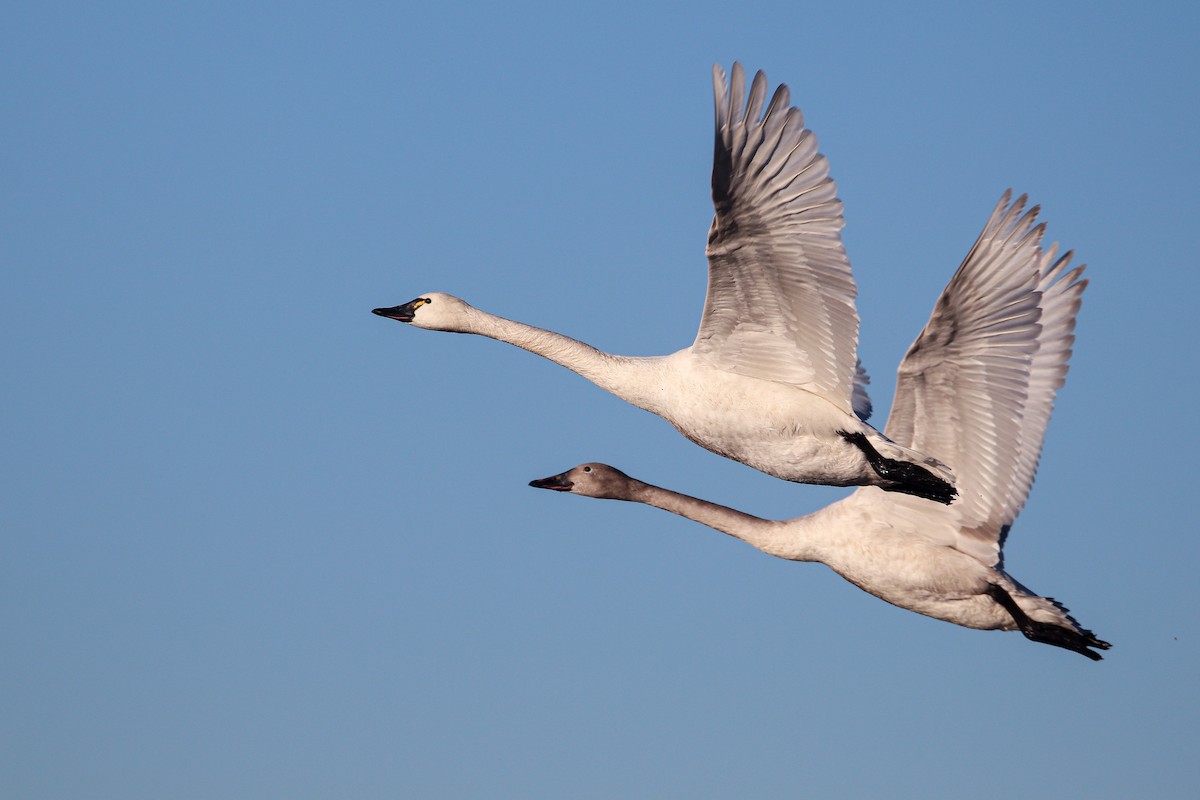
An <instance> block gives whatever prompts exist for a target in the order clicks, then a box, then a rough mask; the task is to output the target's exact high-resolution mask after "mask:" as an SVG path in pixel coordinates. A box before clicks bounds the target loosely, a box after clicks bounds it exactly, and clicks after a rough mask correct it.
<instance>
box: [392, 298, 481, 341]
mask: <svg viewBox="0 0 1200 800" xmlns="http://www.w3.org/2000/svg"><path fill="white" fill-rule="evenodd" d="M472 311H474V309H473V308H472V307H471V306H470V305H468V304H467V303H466V302H465V301H463V300H459V299H458V298H457V297H455V296H454V295H452V294H445V293H444V292H430V293H429V294H423V295H421V296H420V297H418V298H417V299H416V300H413V301H411V302H408V303H405V304H404V305H402V306H393V307H392V308H376V309H374V310H373V311H372V312H371V313H372V314H378V315H379V316H381V317H387V318H388V319H394V320H399V321H400V322H407V323H408V324H409V325H412V326H413V327H415V328H425V329H427V330H431V331H459V332H464V331H469V330H470V328H469V326H468V325H467V320H468V319H469V318H470V314H471V312H472Z"/></svg>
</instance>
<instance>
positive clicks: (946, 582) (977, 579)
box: [531, 194, 1109, 660]
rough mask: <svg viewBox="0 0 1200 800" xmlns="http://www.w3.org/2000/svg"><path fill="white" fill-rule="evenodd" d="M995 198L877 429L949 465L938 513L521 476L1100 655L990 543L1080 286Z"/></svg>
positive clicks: (882, 504)
mask: <svg viewBox="0 0 1200 800" xmlns="http://www.w3.org/2000/svg"><path fill="white" fill-rule="evenodd" d="M1007 199H1008V195H1007V194H1006V195H1005V199H1004V200H1002V201H1001V204H1000V206H998V207H997V209H996V212H995V213H994V214H993V216H992V220H991V222H990V223H989V224H988V228H987V230H985V231H984V235H983V236H982V237H980V240H979V242H978V243H977V244H976V246H975V248H974V249H973V250H972V251H971V254H970V255H969V256H968V257H967V259H966V261H965V262H964V263H963V265H962V266H961V267H960V268H959V270H958V272H957V273H956V274H955V275H954V278H953V279H952V280H951V281H950V283H949V285H948V286H947V287H946V289H945V291H944V292H943V293H942V296H941V298H940V299H939V300H938V302H937V305H936V306H935V308H934V310H933V316H932V317H931V318H930V320H929V323H928V324H927V325H926V326H925V329H924V331H922V333H921V335H920V336H919V337H918V338H917V340H916V342H914V343H913V345H912V347H911V348H910V349H909V351H908V354H907V355H906V356H905V357H904V361H903V362H902V363H901V365H900V370H899V373H900V376H899V381H898V384H897V387H896V402H895V405H894V406H893V408H892V413H891V417H890V418H889V419H888V425H887V433H888V435H889V436H891V437H892V438H893V439H895V440H896V441H897V442H900V443H902V444H904V445H907V446H910V447H915V448H918V449H920V450H922V451H924V452H927V453H932V454H934V455H936V456H937V457H939V458H941V459H943V460H944V461H945V462H946V463H948V464H950V465H951V466H952V467H953V468H954V474H955V477H956V478H957V486H958V491H959V498H958V500H957V501H956V502H955V503H954V504H953V505H951V506H941V505H935V504H933V503H927V502H925V501H923V500H918V499H915V498H911V497H906V496H904V495H898V494H884V493H883V492H881V491H879V490H878V489H875V488H872V487H866V488H861V489H858V490H857V491H855V492H854V493H853V494H852V495H850V496H849V497H847V498H846V499H844V500H841V501H839V502H837V503H834V504H832V505H829V506H826V507H825V508H823V509H821V510H820V511H817V512H815V513H813V514H809V515H807V516H803V517H799V518H797V519H790V520H782V521H773V520H764V519H759V518H758V517H753V516H750V515H749V514H744V513H742V512H740V511H734V510H733V509H730V508H726V507H725V506H720V505H717V504H715V503H710V502H706V501H704V500H697V499H696V498H693V497H688V496H687V495H682V494H678V493H676V492H672V491H668V490H666V489H661V488H659V487H657V486H651V485H650V484H646V483H643V482H641V481H639V480H636V479H634V478H631V477H629V476H627V475H625V474H624V473H622V472H620V471H619V470H616V469H614V468H612V467H608V466H605V465H603V464H584V465H581V466H578V467H575V468H574V469H571V470H569V471H567V472H564V473H562V474H561V475H556V476H554V477H551V478H545V479H542V480H538V481H533V482H532V484H531V485H532V486H535V487H538V488H543V489H557V490H560V491H567V492H572V493H574V494H582V495H586V496H588V497H601V498H609V499H616V500H632V501H635V502H639V503H646V504H648V505H652V506H655V507H657V508H662V509H665V510H667V511H672V512H674V513H676V514H681V515H683V516H685V517H688V518H689V519H693V520H695V521H697V522H701V523H704V524H705V525H708V526H710V527H712V528H716V529H717V530H719V531H722V532H724V533H727V534H730V535H731V536H735V537H737V538H739V539H742V540H743V541H745V542H748V543H750V544H752V545H754V546H755V547H757V548H758V549H759V550H762V551H763V552H765V553H769V554H771V555H774V556H779V557H780V558H787V559H793V560H795V561H819V562H822V563H824V564H827V565H829V566H830V567H831V568H832V569H833V570H834V571H836V572H837V573H838V574H839V575H841V576H842V577H844V578H845V579H846V580H848V581H850V582H851V583H853V584H854V585H856V586H858V587H859V588H861V589H864V590H866V591H867V592H870V593H871V594H873V595H875V596H876V597H879V598H882V599H883V600H886V601H888V602H889V603H892V604H894V605H897V606H900V607H901V608H907V609H909V610H911V611H916V612H917V613H919V614H925V615H927V616H930V617H935V618H937V619H942V620H946V621H947V622H953V623H955V624H958V625H965V626H967V627H969V628H983V629H990V630H995V629H999V630H1014V629H1019V630H1020V631H1021V632H1022V633H1024V634H1025V635H1026V636H1027V637H1029V638H1030V639H1032V640H1034V641H1037V642H1045V643H1047V644H1052V645H1056V646H1058V647H1065V648H1067V649H1068V650H1073V651H1075V652H1077V653H1082V654H1083V655H1085V656H1087V657H1088V658H1091V659H1093V660H1099V659H1100V655H1099V654H1098V653H1096V652H1094V651H1093V650H1091V649H1089V648H1098V649H1102V650H1106V649H1108V647H1109V645H1108V643H1107V642H1103V641H1101V640H1099V639H1097V638H1096V636H1095V635H1094V634H1093V633H1092V632H1091V631H1089V630H1086V629H1084V628H1082V627H1081V626H1080V625H1079V624H1078V623H1077V622H1076V621H1075V620H1074V619H1072V618H1071V616H1070V615H1069V614H1068V613H1067V610H1066V609H1065V608H1063V607H1062V606H1061V605H1059V604H1058V603H1056V602H1054V601H1053V600H1051V599H1049V598H1046V597H1040V596H1038V595H1036V594H1034V593H1032V592H1031V591H1029V590H1028V589H1026V588H1025V587H1024V586H1022V585H1021V584H1019V583H1018V582H1017V581H1015V580H1014V579H1013V578H1011V577H1010V576H1009V575H1008V573H1007V572H1005V571H1004V569H1003V561H1002V554H1001V548H1002V547H1003V544H1004V539H1005V537H1006V535H1007V534H1008V531H1009V528H1010V527H1011V525H1012V523H1013V520H1014V519H1015V518H1016V516H1017V514H1018V512H1019V511H1020V510H1021V507H1022V506H1023V505H1024V504H1025V499H1026V497H1027V496H1028V494H1029V489H1030V486H1031V485H1032V483H1033V477H1034V472H1035V471H1036V468H1037V463H1038V458H1039V455H1040V453H1041V449H1042V439H1043V435H1044V433H1045V429H1046V423H1047V421H1048V420H1049V417H1050V411H1051V408H1052V407H1053V404H1054V395H1055V391H1056V390H1057V388H1058V387H1059V386H1061V385H1062V383H1063V380H1064V378H1065V376H1066V372H1067V361H1068V359H1069V358H1070V355H1071V345H1072V343H1073V341H1074V338H1075V337H1074V334H1073V331H1074V328H1075V315H1076V313H1077V312H1078V310H1079V304H1080V299H1081V295H1082V293H1083V290H1084V287H1085V286H1086V285H1087V281H1086V280H1082V279H1081V278H1080V275H1081V273H1082V271H1083V267H1082V266H1080V267H1077V268H1075V269H1073V270H1071V271H1070V272H1066V268H1067V264H1068V262H1069V260H1070V257H1071V254H1070V253H1068V254H1067V255H1065V256H1063V257H1062V258H1060V259H1058V260H1057V261H1055V260H1054V258H1055V247H1051V248H1049V250H1048V251H1046V252H1045V253H1043V252H1042V251H1041V249H1040V247H1039V242H1040V240H1041V236H1042V230H1043V226H1042V225H1038V226H1037V227H1034V226H1033V221H1034V216H1035V214H1036V212H1037V209H1036V208H1034V209H1033V210H1031V211H1030V212H1029V213H1027V214H1025V215H1023V216H1022V215H1021V210H1022V208H1023V205H1024V199H1025V198H1024V197H1022V198H1021V199H1020V200H1018V201H1017V202H1016V203H1014V204H1013V205H1012V206H1011V207H1006V205H1007Z"/></svg>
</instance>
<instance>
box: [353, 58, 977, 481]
mask: <svg viewBox="0 0 1200 800" xmlns="http://www.w3.org/2000/svg"><path fill="white" fill-rule="evenodd" d="M713 90H714V94H715V97H716V139H715V147H714V157H713V173H712V196H713V205H714V206H715V208H716V216H715V217H714V219H713V222H712V227H711V228H710V229H709V232H708V248H707V253H708V295H707V298H706V300H705V303H704V312H703V316H702V318H701V320H700V331H699V333H698V334H697V335H696V340H695V342H694V343H693V344H692V345H691V347H688V348H685V349H683V350H680V351H678V352H676V353H673V354H671V355H667V356H657V357H630V356H619V355H611V354H609V353H604V352H601V351H600V350H597V349H595V348H593V347H591V346H589V345H586V344H584V343H583V342H580V341H577V340H575V339H572V338H569V337H567V336H563V335H562V334H558V333H554V332H551V331H546V330H542V329H541V328H535V327H532V326H530V325H525V324H523V323H520V322H514V321H512V320H508V319H504V318H502V317H498V316H495V315H493V314H489V313H487V312H485V311H481V310H479V309H477V308H475V307H473V306H471V305H468V304H467V303H466V302H465V301H464V300H461V299H459V298H457V297H454V296H452V295H448V294H443V293H440V292H431V293H427V294H422V295H420V296H418V297H417V298H416V299H415V300H413V301H411V302H409V303H405V304H403V305H399V306H395V307H392V308H376V309H374V313H375V314H378V315H380V316H383V317H388V318H391V319H395V320H399V321H400V322H405V323H408V324H409V325H412V326H414V327H417V328H426V329H430V330H439V331H453V332H456V333H474V334H479V335H481V336H487V337H490V338H492V339H498V340H500V341H502V342H507V343H509V344H512V345H515V346H517V347H520V348H523V349H525V350H528V351H530V352H532V353H536V354H538V355H540V356H543V357H545V358H548V359H550V360H551V361H554V362H555V363H557V364H561V365H562V366H564V367H566V368H567V369H570V370H573V371H574V372H576V373H578V374H580V375H582V376H583V377H584V378H587V379H588V380H589V381H591V382H592V383H594V384H596V385H597V386H599V387H600V388H602V389H605V390H607V391H609V392H612V393H613V394H615V395H616V396H617V397H620V398H621V399H622V400H625V401H627V402H629V403H632V404H633V405H635V406H638V407H639V408H643V409H645V410H647V411H650V412H652V413H654V414H657V415H659V416H660V417H662V418H663V419H665V420H666V421H667V422H669V423H671V425H673V426H674V427H675V428H676V429H677V430H678V431H679V432H680V433H682V434H683V435H684V436H686V437H687V438H688V439H690V440H692V441H693V442H695V443H696V444H698V445H700V446H701V447H704V448H706V449H708V450H711V451H712V452H714V453H717V454H719V455H723V456H726V457H728V458H732V459H733V460H735V461H740V462H741V463H743V464H747V465H749V466H751V467H754V468H755V469H758V470H761V471H763V472H766V473H767V474H769V475H774V476H776V477H778V478H783V479H784V480H788V481H797V482H799V483H820V484H830V485H834V486H861V485H872V486H878V487H880V488H881V489H884V490H887V491H894V492H902V493H905V494H911V495H916V496H917V497H923V498H927V499H930V500H936V501H938V502H941V503H946V504H948V503H950V502H951V501H952V500H953V499H954V497H955V491H954V485H953V480H954V479H953V476H952V474H951V473H950V471H949V470H948V469H947V468H946V467H945V466H944V465H943V464H941V463H940V462H938V461H937V460H935V459H932V458H929V457H928V456H926V455H924V454H922V453H921V452H919V451H916V450H913V449H912V448H908V447H903V446H901V445H899V444H897V443H896V442H893V441H891V440H889V439H888V438H887V437H885V436H883V435H882V434H880V433H879V432H878V431H877V430H875V429H874V428H873V427H871V426H870V425H868V424H866V422H865V420H866V419H867V417H868V416H869V414H870V400H869V399H868V397H867V394H866V388H865V385H864V384H865V383H866V380H867V378H866V374H865V373H864V372H863V371H862V369H861V367H859V365H858V362H857V350H858V314H857V312H856V311H855V309H854V299H855V295H856V287H855V284H854V278H853V276H852V275H851V273H850V262H849V260H848V259H847V257H846V252H845V249H844V248H843V247H842V241H841V229H842V224H843V222H842V203H841V201H840V200H838V198H837V187H836V186H835V184H834V182H833V180H832V179H831V178H830V177H829V168H828V163H827V162H826V159H825V157H824V156H823V155H821V154H820V153H818V152H817V140H816V137H814V136H813V134H812V132H811V131H809V130H808V129H806V128H805V127H804V119H803V116H802V115H801V113H800V111H799V109H797V108H795V107H793V106H791V105H790V102H791V101H790V94H789V92H788V88H787V86H786V85H780V86H779V88H777V89H776V90H775V94H774V96H773V97H772V98H771V100H770V102H769V103H768V102H766V101H767V78H766V76H765V75H764V74H763V73H762V72H759V73H758V74H756V75H755V76H754V80H753V82H752V84H751V86H750V93H749V95H748V96H747V97H744V96H743V95H744V93H745V75H744V73H743V71H742V67H741V65H740V64H734V65H733V77H732V81H726V78H725V73H724V71H723V70H722V69H721V68H720V67H719V66H718V67H714V68H713ZM743 103H744V105H743ZM764 105H765V110H764Z"/></svg>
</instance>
